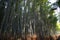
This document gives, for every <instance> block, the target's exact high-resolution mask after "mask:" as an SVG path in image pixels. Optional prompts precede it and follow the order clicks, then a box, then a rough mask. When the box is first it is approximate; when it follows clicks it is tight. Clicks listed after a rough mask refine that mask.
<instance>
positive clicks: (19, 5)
mask: <svg viewBox="0 0 60 40" xmlns="http://www.w3.org/2000/svg"><path fill="white" fill-rule="evenodd" d="M1 1H2V2H1V4H0V5H3V6H4V9H3V10H4V11H3V13H4V16H3V20H2V22H1V26H0V33H1V34H3V35H5V34H8V33H10V34H12V35H13V36H25V35H27V34H30V35H33V34H34V33H36V34H37V35H42V36H49V35H51V33H52V32H51V30H52V31H53V32H55V27H56V22H57V18H56V17H55V15H53V13H54V10H51V6H48V5H49V3H48V0H1Z"/></svg>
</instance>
